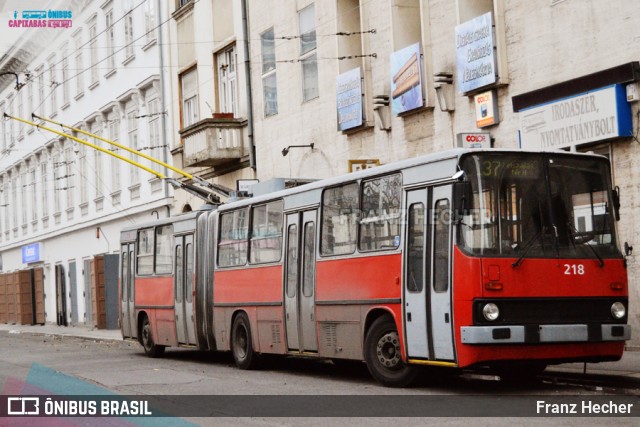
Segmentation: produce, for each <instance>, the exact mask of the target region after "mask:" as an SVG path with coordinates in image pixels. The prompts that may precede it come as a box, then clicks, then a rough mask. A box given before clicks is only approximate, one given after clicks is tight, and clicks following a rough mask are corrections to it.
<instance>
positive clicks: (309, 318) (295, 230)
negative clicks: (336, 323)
mask: <svg viewBox="0 0 640 427" xmlns="http://www.w3.org/2000/svg"><path fill="white" fill-rule="evenodd" d="M316 215H317V211H316V210H312V211H305V212H296V213H293V214H288V215H287V223H286V229H285V230H286V231H285V237H286V243H285V262H284V281H283V282H284V301H285V309H284V315H285V325H286V335H287V348H288V349H289V350H293V351H299V352H317V351H318V343H317V336H316V335H317V334H316V320H315V282H316V274H315V271H316V253H315V248H316Z"/></svg>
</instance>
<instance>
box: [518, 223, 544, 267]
mask: <svg viewBox="0 0 640 427" xmlns="http://www.w3.org/2000/svg"><path fill="white" fill-rule="evenodd" d="M541 234H542V228H541V229H540V230H538V231H537V232H536V234H535V236H533V237H532V238H531V239H529V241H528V242H527V243H525V245H524V251H523V252H522V255H520V258H518V260H517V261H516V262H514V263H513V264H511V267H513V268H516V267H519V266H520V264H522V261H523V260H524V257H525V256H527V252H529V249H531V247H532V246H533V242H535V241H536V240H537V239H538V237H540V235H541Z"/></svg>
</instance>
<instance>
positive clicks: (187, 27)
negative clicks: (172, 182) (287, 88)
mask: <svg viewBox="0 0 640 427" xmlns="http://www.w3.org/2000/svg"><path fill="white" fill-rule="evenodd" d="M172 3H173V2H172ZM247 3H248V2H247V1H246V0H210V1H185V0H179V1H176V2H175V3H173V4H172V10H171V21H170V22H169V23H168V27H169V31H170V35H171V41H172V42H171V43H170V47H171V49H170V50H171V61H172V63H173V64H176V65H175V67H173V68H172V71H171V89H172V94H173V98H172V99H173V101H174V102H172V103H171V115H170V117H171V119H172V125H173V127H174V129H176V132H175V133H174V134H173V145H172V146H171V153H172V154H173V161H174V163H175V164H177V165H181V167H184V168H185V169H186V170H187V171H188V172H189V173H191V174H193V175H196V176H198V177H200V178H202V179H206V180H211V181H213V182H215V183H216V184H218V185H219V186H221V187H223V188H226V189H229V190H233V191H235V190H237V187H236V181H237V180H243V179H248V180H251V179H253V178H255V170H256V162H255V150H254V147H253V144H254V141H253V135H252V133H253V132H252V131H253V122H252V115H251V113H252V110H251V108H250V107H251V101H250V95H251V93H252V91H251V87H250V80H249V79H248V75H249V73H248V71H249V67H248V63H247V60H248V58H247V52H248V48H249V40H247V37H246V36H245V32H246V31H247V20H246V12H247V8H248V5H247ZM225 193H226V192H225V191H223V192H222V193H221V196H222V199H223V200H226V195H225ZM202 203H203V202H202V200H200V199H198V198H197V197H195V196H193V195H190V194H188V193H185V192H176V202H175V206H176V208H177V210H178V211H181V212H182V211H189V210H191V209H193V208H195V207H196V206H198V205H200V204H202Z"/></svg>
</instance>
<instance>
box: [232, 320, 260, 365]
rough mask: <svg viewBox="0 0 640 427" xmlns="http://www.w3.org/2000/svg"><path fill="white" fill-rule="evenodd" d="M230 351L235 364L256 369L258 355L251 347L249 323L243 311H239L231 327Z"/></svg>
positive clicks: (258, 361) (258, 362)
mask: <svg viewBox="0 0 640 427" xmlns="http://www.w3.org/2000/svg"><path fill="white" fill-rule="evenodd" d="M231 353H232V354H233V360H234V361H235V362H236V366H237V367H238V368H240V369H256V368H257V367H258V366H259V364H260V355H259V354H258V353H256V352H255V351H254V349H253V341H252V337H251V325H250V323H249V318H248V317H247V315H246V314H245V313H240V314H238V316H237V317H236V318H235V320H234V321H233V327H232V328H231Z"/></svg>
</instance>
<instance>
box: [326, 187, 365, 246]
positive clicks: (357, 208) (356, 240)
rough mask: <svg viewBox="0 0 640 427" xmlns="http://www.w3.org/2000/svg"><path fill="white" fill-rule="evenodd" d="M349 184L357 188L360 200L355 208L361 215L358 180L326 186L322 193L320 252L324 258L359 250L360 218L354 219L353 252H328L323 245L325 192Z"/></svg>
mask: <svg viewBox="0 0 640 427" xmlns="http://www.w3.org/2000/svg"><path fill="white" fill-rule="evenodd" d="M349 185H355V186H356V188H357V196H358V200H357V202H356V207H355V209H356V211H357V214H358V215H359V212H360V183H359V182H358V181H350V182H345V183H342V184H339V185H334V186H331V187H327V188H324V189H323V190H322V195H321V197H320V206H319V209H320V236H319V238H320V242H319V245H320V250H319V253H320V257H322V258H325V257H339V256H349V255H353V254H355V253H356V252H357V251H358V233H359V230H358V228H359V227H358V220H356V221H354V224H355V233H354V239H355V240H354V242H353V244H354V248H353V250H352V251H351V252H345V253H340V254H336V253H326V252H325V251H324V246H323V240H324V228H325V210H324V200H325V194H326V193H327V191H330V190H333V189H336V188H340V187H346V186H349Z"/></svg>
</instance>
